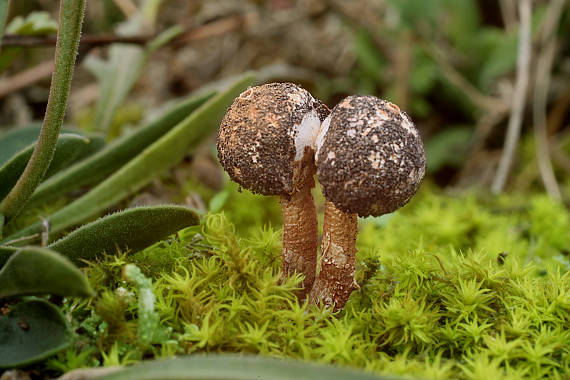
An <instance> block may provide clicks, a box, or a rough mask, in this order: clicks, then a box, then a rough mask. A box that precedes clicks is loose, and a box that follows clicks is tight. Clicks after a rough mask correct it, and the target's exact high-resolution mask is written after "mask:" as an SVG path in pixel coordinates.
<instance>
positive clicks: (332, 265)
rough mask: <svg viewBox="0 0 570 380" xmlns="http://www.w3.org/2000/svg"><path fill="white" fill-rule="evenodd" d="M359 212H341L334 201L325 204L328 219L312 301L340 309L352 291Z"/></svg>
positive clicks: (354, 283) (354, 287)
mask: <svg viewBox="0 0 570 380" xmlns="http://www.w3.org/2000/svg"><path fill="white" fill-rule="evenodd" d="M357 217H358V215H357V214H347V213H345V212H342V211H340V210H339V209H338V208H336V207H335V206H334V204H333V203H332V202H329V201H327V202H326V204H325V221H324V226H323V241H322V245H321V251H322V252H321V271H320V272H319V275H318V277H317V280H316V281H315V284H314V285H313V289H312V290H311V293H310V295H309V299H310V301H311V302H312V303H318V302H319V301H320V302H322V303H323V304H324V305H325V306H326V307H330V306H332V305H334V310H335V311H337V310H340V309H342V308H343V307H344V305H345V304H346V301H348V297H350V294H351V293H352V291H353V290H354V289H356V288H358V285H357V284H356V282H355V281H354V267H355V262H356V233H357V227H358V224H357Z"/></svg>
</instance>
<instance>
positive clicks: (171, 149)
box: [4, 74, 254, 240]
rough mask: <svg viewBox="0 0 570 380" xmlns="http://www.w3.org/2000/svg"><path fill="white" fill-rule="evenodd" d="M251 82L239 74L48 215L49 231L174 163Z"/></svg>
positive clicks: (32, 229) (33, 228)
mask: <svg viewBox="0 0 570 380" xmlns="http://www.w3.org/2000/svg"><path fill="white" fill-rule="evenodd" d="M253 83H254V75H253V74H247V75H245V76H243V77H242V78H241V79H239V80H238V81H237V82H235V83H234V84H233V85H232V86H230V88H229V89H227V90H226V91H224V92H221V93H219V94H218V95H216V96H214V97H213V98H211V99H210V100H208V101H207V102H206V103H204V104H203V105H202V106H200V107H199V108H198V109H197V110H196V111H195V112H194V113H192V114H191V115H190V116H188V117H187V118H186V119H184V120H183V121H181V122H180V123H179V124H178V125H177V126H176V127H174V128H173V129H172V130H170V131H169V132H168V133H167V134H165V135H164V136H162V137H161V138H160V139H159V140H158V141H156V142H154V143H153V144H152V145H151V146H149V147H148V148H146V149H145V150H144V151H143V152H142V153H141V154H139V155H138V156H136V157H135V158H133V159H132V160H131V161H129V162H128V163H127V164H126V165H125V166H123V167H122V168H121V169H119V170H118V171H117V172H115V173H114V174H113V175H111V176H110V177H109V178H107V179H106V180H105V181H103V182H102V183H100V184H99V185H97V186H96V187H94V188H93V189H92V190H91V191H90V192H89V193H87V194H86V195H84V196H83V197H81V198H79V199H77V200H76V201H74V202H72V203H70V204H68V205H67V206H65V207H64V208H62V209H60V210H58V211H57V212H55V213H54V214H53V215H51V216H49V217H48V218H47V219H48V220H49V222H50V224H51V232H52V233H57V232H60V231H62V230H64V229H66V228H68V227H71V226H74V225H77V224H79V223H80V222H82V221H83V220H85V219H88V218H90V217H93V216H95V215H97V214H98V213H100V212H101V211H103V210H105V209H106V208H108V207H110V206H112V205H113V204H115V203H116V202H118V201H120V200H122V199H124V198H125V197H127V196H128V195H130V194H133V193H134V192H136V191H137V190H139V189H141V188H142V187H143V186H145V185H147V184H148V183H149V182H151V181H152V180H153V178H156V177H157V176H158V175H160V174H162V173H163V172H164V171H166V170H167V169H169V168H171V167H172V166H174V165H176V164H177V163H178V162H180V160H181V159H182V158H184V156H185V155H187V154H188V153H189V152H190V151H191V149H192V148H193V147H194V146H196V145H197V144H198V143H199V142H200V141H202V139H203V138H205V137H206V136H208V135H210V134H211V133H212V132H213V131H214V130H215V128H217V127H218V125H219V122H220V120H221V118H222V115H223V113H224V111H225V109H226V108H227V107H228V106H229V105H230V104H231V102H232V100H233V99H234V98H235V97H236V96H237V95H239V94H240V93H241V92H242V91H243V90H244V89H245V88H246V87H247V86H249V85H251V84H253ZM41 230H42V224H41V222H38V223H34V224H32V225H30V226H28V227H26V228H24V229H22V230H20V231H18V232H16V233H14V234H12V235H11V236H8V237H7V238H5V239H4V240H10V239H14V238H17V237H20V236H27V235H32V234H34V233H37V232H40V231H41Z"/></svg>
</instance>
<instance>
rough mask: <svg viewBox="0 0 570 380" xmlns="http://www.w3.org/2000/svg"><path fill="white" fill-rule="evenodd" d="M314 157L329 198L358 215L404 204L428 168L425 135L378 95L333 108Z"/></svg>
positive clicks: (387, 210)
mask: <svg viewBox="0 0 570 380" xmlns="http://www.w3.org/2000/svg"><path fill="white" fill-rule="evenodd" d="M316 161H317V175H318V177H319V182H320V183H321V186H322V188H323V193H324V195H325V198H326V199H327V200H329V201H330V202H332V203H333V204H334V205H335V206H336V207H337V208H338V209H340V210H341V211H344V212H346V213H357V214H358V215H359V216H369V215H374V216H378V215H383V214H387V213H390V212H392V211H394V210H396V209H398V208H400V207H402V206H403V205H405V204H406V203H407V202H408V201H409V200H410V198H411V197H412V196H413V195H414V194H415V192H416V190H417V189H418V187H419V185H420V182H421V180H422V178H423V176H424V173H425V168H426V157H425V152H424V147H423V143H422V140H421V138H420V135H419V133H418V131H417V129H416V128H415V126H414V124H413V123H412V121H411V120H410V118H409V117H408V115H406V114H405V113H404V112H402V111H400V109H399V108H398V106H396V105H394V104H392V103H390V102H388V101H385V100H381V99H378V98H376V97H374V96H349V97H348V98H346V99H344V100H343V101H342V102H341V103H339V104H338V105H337V106H336V107H335V108H334V109H333V110H332V112H331V114H330V116H329V117H328V118H327V119H326V120H325V121H324V122H323V124H322V128H321V131H320V132H319V135H318V137H317V160H316Z"/></svg>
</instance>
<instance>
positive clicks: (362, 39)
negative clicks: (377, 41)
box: [354, 29, 386, 80]
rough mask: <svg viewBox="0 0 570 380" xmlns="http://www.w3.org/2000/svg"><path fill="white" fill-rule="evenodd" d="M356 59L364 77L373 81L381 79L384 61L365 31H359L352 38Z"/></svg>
mask: <svg viewBox="0 0 570 380" xmlns="http://www.w3.org/2000/svg"><path fill="white" fill-rule="evenodd" d="M354 48H355V51H356V59H357V60H358V63H359V65H360V66H361V67H362V69H363V70H364V71H365V73H366V75H367V76H368V77H370V78H373V79H375V80H379V79H380V78H381V77H382V72H383V69H384V67H385V66H386V65H385V60H384V58H383V57H382V55H381V54H380V53H379V52H378V49H377V48H376V46H374V43H373V42H372V38H371V37H370V34H369V33H368V32H367V31H366V30H365V29H359V30H358V31H357V33H356V35H355V37H354Z"/></svg>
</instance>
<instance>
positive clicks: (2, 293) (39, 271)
mask: <svg viewBox="0 0 570 380" xmlns="http://www.w3.org/2000/svg"><path fill="white" fill-rule="evenodd" d="M43 294H53V295H57V296H62V297H64V296H82V297H88V296H92V295H93V294H94V292H93V289H91V286H90V285H89V281H87V278H86V277H85V276H84V275H83V273H81V271H80V270H79V269H78V268H77V267H76V266H75V265H73V263H71V261H69V259H67V258H66V257H64V256H62V255H60V254H59V253H57V252H55V251H52V250H51V249H48V248H40V247H24V248H21V249H20V250H18V252H16V253H15V254H13V255H12V256H11V257H10V258H9V259H8V261H7V262H6V264H5V265H4V266H3V267H2V269H1V270H0V298H5V297H13V296H24V295H43Z"/></svg>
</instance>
